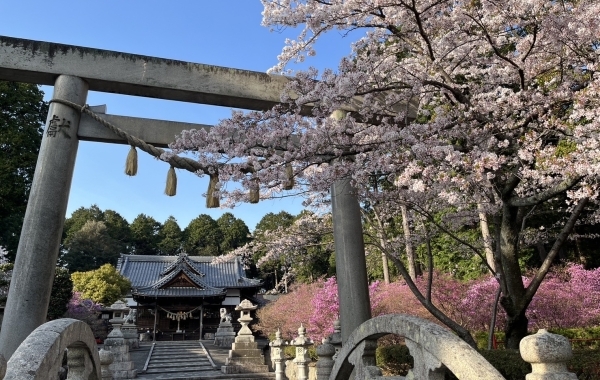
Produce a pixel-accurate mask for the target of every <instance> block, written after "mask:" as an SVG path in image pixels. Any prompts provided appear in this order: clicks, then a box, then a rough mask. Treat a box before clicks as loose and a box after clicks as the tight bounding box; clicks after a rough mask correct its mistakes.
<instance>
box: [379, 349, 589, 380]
mask: <svg viewBox="0 0 600 380" xmlns="http://www.w3.org/2000/svg"><path fill="white" fill-rule="evenodd" d="M480 353H481V355H482V356H483V357H484V358H486V360H487V361H489V362H490V364H491V365H493V366H494V367H495V368H496V369H497V370H498V371H499V372H500V373H501V374H502V375H503V376H504V377H505V378H506V380H525V376H526V375H527V374H529V373H531V365H530V364H529V363H526V362H525V361H524V360H523V359H522V358H521V355H520V354H519V352H518V351H517V350H490V351H488V350H480ZM376 358H377V365H378V366H379V367H380V368H381V369H382V371H383V372H384V374H385V375H388V376H389V375H400V376H406V374H407V372H408V370H409V369H410V368H412V365H413V362H412V357H411V356H410V354H409V352H408V348H407V347H406V346H403V345H395V346H387V347H378V348H377V353H376ZM567 367H568V368H569V371H571V372H573V373H575V374H576V375H577V377H578V379H579V380H600V349H574V350H573V359H571V360H570V361H569V362H568V363H567ZM446 378H447V379H448V380H454V379H456V377H455V376H454V375H452V374H449V375H447V376H446Z"/></svg>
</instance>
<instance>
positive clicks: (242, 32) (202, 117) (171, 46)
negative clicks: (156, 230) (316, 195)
mask: <svg viewBox="0 0 600 380" xmlns="http://www.w3.org/2000/svg"><path fill="white" fill-rule="evenodd" d="M261 12H262V5H261V3H260V1H258V0H227V1H215V0H213V1H210V0H178V1H155V0H145V1H141V0H129V1H127V0H121V1H116V0H105V1H81V0H80V1H72V0H56V1H40V0H35V1H28V0H19V1H11V0H0V20H2V21H1V22H0V35H4V36H10V37H17V38H26V39H32V40H41V41H49V42H57V43H64V44H71V45H79V46H86V47H93V48H99V49H107V50H115V51H122V52H127V53H135V54H143V55H149V56H156V57H162V58H171V59H177V60H183V61H190V62H197V63H204V64H211V65H219V66H225V67H233V68H239V69H246V70H254V71H261V72H264V71H266V70H267V69H269V68H270V67H272V66H273V65H275V63H276V62H277V55H278V54H279V53H280V51H281V48H282V47H283V45H284V41H285V38H286V37H292V38H293V37H295V36H296V34H297V31H295V30H293V29H286V30H279V31H274V32H271V31H269V29H268V28H265V27H262V26H261V25H260V23H261V18H262V16H261ZM320 47H321V49H319V51H318V54H317V56H316V57H315V58H313V59H312V60H310V61H307V62H306V63H305V64H304V65H303V66H293V67H292V68H294V69H301V68H305V67H308V65H312V66H315V67H317V68H320V69H322V68H325V67H331V68H335V67H337V63H338V62H339V59H340V58H341V57H342V56H345V55H347V54H349V53H350V43H349V41H348V40H346V39H345V38H344V37H343V36H342V35H341V34H339V33H335V32H334V33H332V35H331V36H330V37H329V38H328V39H327V40H325V41H324V42H323V43H322V44H321V45H320ZM43 90H44V92H45V93H46V98H47V99H49V98H50V97H51V95H52V87H43ZM88 103H89V104H90V105H98V104H106V105H107V107H108V113H110V114H116V115H126V116H139V117H146V118H155V119H165V120H175V121H184V122H194V123H201V124H209V125H210V124H215V123H216V122H218V120H220V119H223V118H226V117H228V116H229V115H230V114H231V109H228V108H225V107H214V106H204V105H198V104H187V103H182V102H173V101H165V100H156V99H146V98H139V97H131V96H123V95H114V94H104V93H96V92H90V93H89V95H88ZM128 150H129V147H128V146H127V145H116V144H102V143H91V142H80V144H79V151H78V155H77V162H76V167H75V173H74V176H73V183H72V186H71V194H70V198H69V205H68V209H67V216H70V215H71V213H72V212H73V211H74V210H76V209H78V208H79V207H89V206H91V205H92V204H97V205H98V206H99V207H100V208H101V209H103V210H106V209H111V210H115V211H117V212H118V213H120V214H121V215H122V216H123V217H125V218H126V219H127V220H128V221H129V222H131V221H133V219H134V218H135V217H136V216H137V215H138V214H140V213H144V214H146V215H150V216H152V217H154V218H155V219H156V220H158V221H159V222H161V223H162V222H164V221H165V220H166V219H167V217H169V216H170V215H172V216H174V217H175V218H176V219H177V221H178V222H179V225H180V226H181V227H182V228H184V227H185V226H187V224H188V223H189V222H190V220H192V219H193V218H195V217H197V216H198V215H200V214H209V215H211V216H212V217H213V218H214V219H217V218H218V217H219V216H220V215H222V214H223V213H224V212H228V211H229V212H232V213H233V214H234V215H235V216H236V217H237V218H241V219H242V220H244V221H245V222H246V224H247V225H248V227H249V228H250V230H253V229H254V227H255V226H256V223H258V222H259V221H260V219H261V218H262V217H263V216H264V215H265V214H266V213H268V212H274V213H277V212H279V211H282V210H285V211H287V212H289V213H291V214H293V215H296V214H298V213H299V212H300V211H301V210H302V199H300V198H293V199H292V198H288V199H283V200H266V201H261V202H260V203H258V204H254V205H251V204H245V205H241V206H238V207H236V208H235V209H233V210H231V209H207V208H206V207H205V198H204V197H203V196H202V194H203V193H205V192H206V189H207V186H208V180H207V179H206V178H199V177H197V176H195V175H194V174H191V173H188V172H185V171H182V170H178V171H177V178H178V187H177V195H176V196H174V197H168V196H166V195H164V194H163V192H164V187H165V180H166V175H167V170H168V168H169V167H168V165H167V164H165V163H162V162H160V161H157V160H155V159H154V158H152V157H150V156H148V155H146V154H145V153H143V152H139V153H138V157H139V167H138V175H137V176H135V177H128V176H126V175H125V174H124V166H125V158H126V156H127V152H128Z"/></svg>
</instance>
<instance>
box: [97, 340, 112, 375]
mask: <svg viewBox="0 0 600 380" xmlns="http://www.w3.org/2000/svg"><path fill="white" fill-rule="evenodd" d="M98 356H100V373H101V376H102V380H112V378H113V376H112V371H111V370H110V365H111V364H112V362H113V360H114V355H113V354H112V352H110V351H107V350H105V349H104V348H103V349H101V350H100V351H99V352H98Z"/></svg>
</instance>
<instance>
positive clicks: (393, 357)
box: [375, 345, 414, 376]
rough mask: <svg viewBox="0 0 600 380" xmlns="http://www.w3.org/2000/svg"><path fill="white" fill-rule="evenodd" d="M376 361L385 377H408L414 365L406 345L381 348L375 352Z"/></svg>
mask: <svg viewBox="0 0 600 380" xmlns="http://www.w3.org/2000/svg"><path fill="white" fill-rule="evenodd" d="M375 360H376V362H377V366H378V367H379V368H381V370H382V372H383V373H384V375H389V374H393V375H400V376H406V375H407V374H408V370H409V369H411V368H412V367H413V365H414V360H413V357H412V356H411V355H410V352H409V351H408V347H406V346H405V345H392V346H379V347H377V350H376V351H375Z"/></svg>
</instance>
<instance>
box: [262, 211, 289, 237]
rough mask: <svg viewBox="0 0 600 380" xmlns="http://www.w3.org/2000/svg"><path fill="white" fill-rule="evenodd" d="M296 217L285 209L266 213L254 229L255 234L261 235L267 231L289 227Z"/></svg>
mask: <svg viewBox="0 0 600 380" xmlns="http://www.w3.org/2000/svg"><path fill="white" fill-rule="evenodd" d="M294 220H295V217H294V216H293V215H292V214H290V213H288V212H285V211H280V212H278V213H277V214H274V213H272V212H270V213H268V214H265V216H263V217H262V219H261V220H260V221H259V222H258V224H257V225H256V228H255V229H254V236H255V237H260V236H262V235H264V233H265V232H267V231H275V230H277V228H279V227H289V226H291V225H292V223H294Z"/></svg>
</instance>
